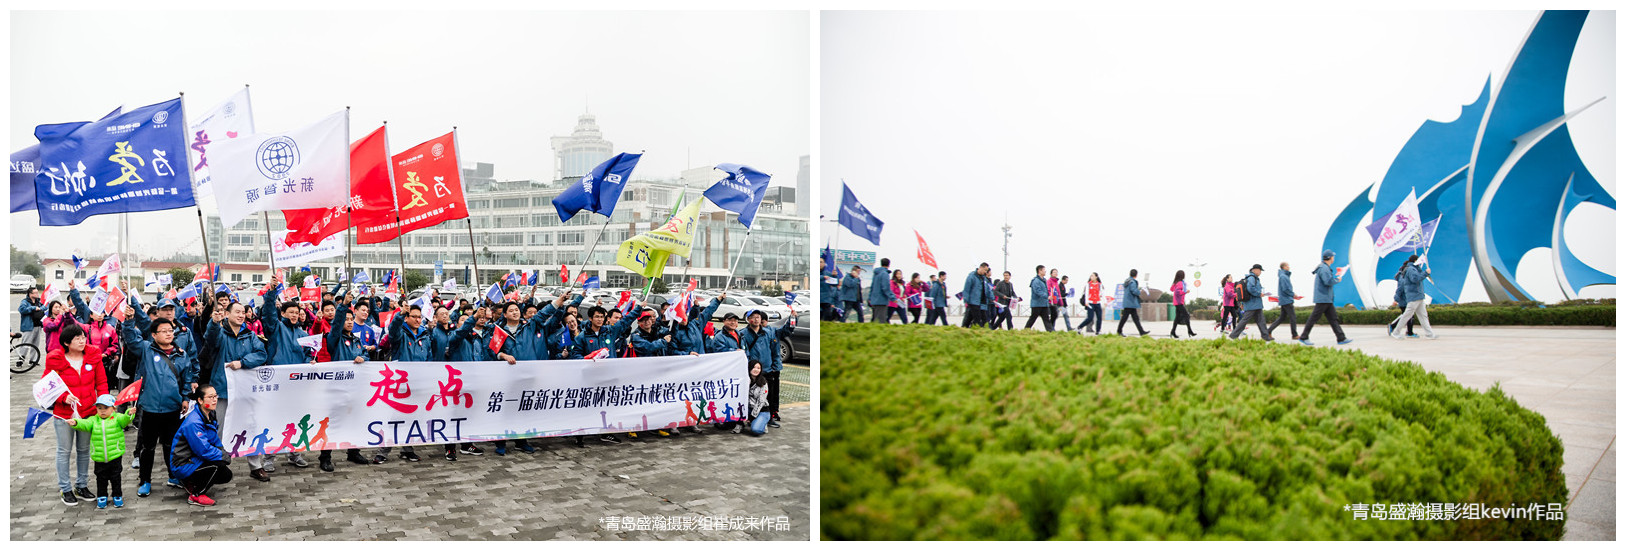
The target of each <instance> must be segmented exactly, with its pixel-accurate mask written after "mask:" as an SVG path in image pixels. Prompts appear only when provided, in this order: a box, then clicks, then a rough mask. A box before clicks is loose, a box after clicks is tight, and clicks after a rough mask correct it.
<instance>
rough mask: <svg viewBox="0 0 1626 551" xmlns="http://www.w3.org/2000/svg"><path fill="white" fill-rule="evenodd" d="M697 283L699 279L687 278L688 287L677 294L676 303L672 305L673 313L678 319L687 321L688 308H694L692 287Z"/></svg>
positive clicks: (697, 284) (698, 283)
mask: <svg viewBox="0 0 1626 551" xmlns="http://www.w3.org/2000/svg"><path fill="white" fill-rule="evenodd" d="M699 285H700V280H699V279H693V278H691V279H689V287H688V288H687V289H684V290H683V294H682V295H679V296H678V300H677V304H676V305H673V306H672V311H673V312H674V314H673V315H675V316H677V318H678V321H680V322H683V323H688V322H689V310H690V309H692V308H694V289H695V287H697V286H699Z"/></svg>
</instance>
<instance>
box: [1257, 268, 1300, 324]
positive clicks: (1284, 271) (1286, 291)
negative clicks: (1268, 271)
mask: <svg viewBox="0 0 1626 551" xmlns="http://www.w3.org/2000/svg"><path fill="white" fill-rule="evenodd" d="M1276 305H1277V306H1279V307H1280V308H1281V313H1279V314H1276V321H1273V322H1270V329H1268V330H1266V331H1265V333H1266V334H1267V335H1268V334H1272V333H1275V332H1276V326H1278V325H1281V324H1282V320H1284V319H1285V320H1287V328H1288V329H1289V330H1291V331H1292V332H1293V340H1295V341H1296V340H1299V321H1298V317H1297V316H1296V315H1294V314H1293V270H1292V269H1291V268H1290V267H1288V265H1287V263H1286V262H1283V263H1282V267H1281V269H1280V270H1278V271H1277V272H1276Z"/></svg>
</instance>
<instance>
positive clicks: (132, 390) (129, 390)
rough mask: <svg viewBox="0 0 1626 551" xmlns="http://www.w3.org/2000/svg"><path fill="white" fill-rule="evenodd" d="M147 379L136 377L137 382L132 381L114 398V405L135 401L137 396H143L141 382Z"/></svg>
mask: <svg viewBox="0 0 1626 551" xmlns="http://www.w3.org/2000/svg"><path fill="white" fill-rule="evenodd" d="M145 380H146V379H136V382H134V383H130V386H127V387H124V390H120V391H119V395H118V397H117V398H115V399H114V400H113V405H115V406H116V405H119V404H124V403H128V402H134V401H135V399H136V398H139V397H141V382H142V381H145Z"/></svg>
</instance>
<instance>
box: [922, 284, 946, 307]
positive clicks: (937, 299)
mask: <svg viewBox="0 0 1626 551" xmlns="http://www.w3.org/2000/svg"><path fill="white" fill-rule="evenodd" d="M926 296H928V297H931V298H932V308H943V307H946V306H948V290H947V289H944V288H943V282H941V281H933V282H932V284H931V288H930V289H929V290H927V291H926Z"/></svg>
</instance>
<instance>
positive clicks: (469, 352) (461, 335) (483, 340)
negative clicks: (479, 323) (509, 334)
mask: <svg viewBox="0 0 1626 551" xmlns="http://www.w3.org/2000/svg"><path fill="white" fill-rule="evenodd" d="M475 320H476V316H468V317H466V318H463V323H462V324H459V325H458V326H457V332H456V335H455V336H454V337H453V338H452V342H451V344H449V345H447V346H446V361H450V362H487V361H494V360H496V359H497V356H496V355H495V354H492V353H491V347H490V343H491V339H490V338H488V337H487V336H486V335H483V334H481V332H480V331H476V330H475V329H474V322H475ZM488 331H489V329H488Z"/></svg>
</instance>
